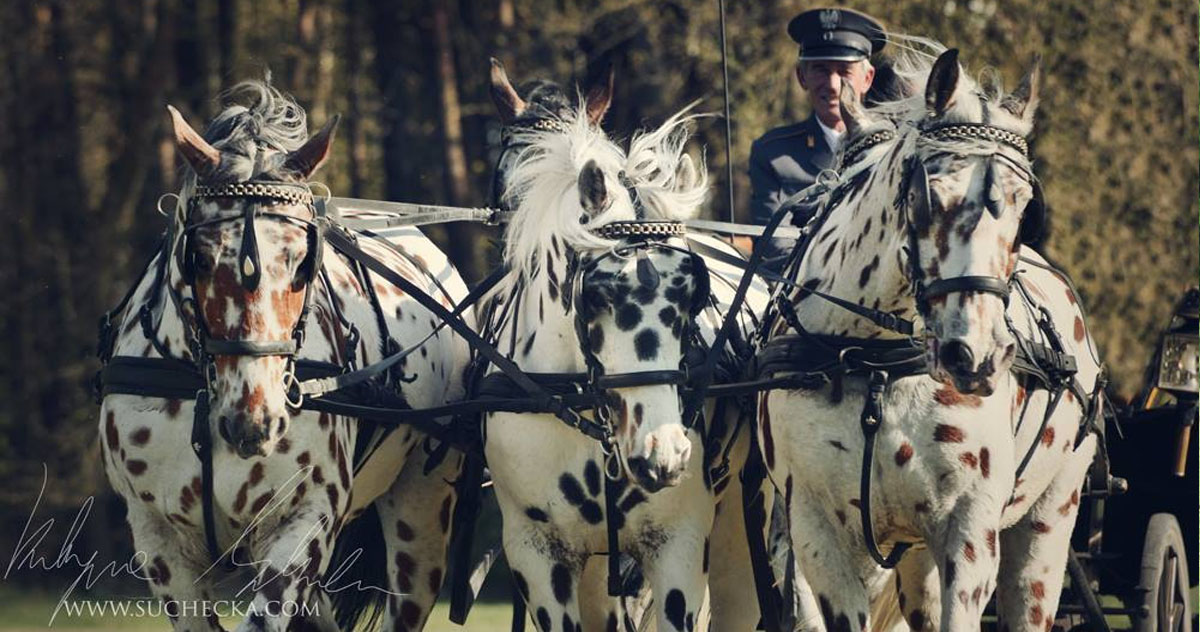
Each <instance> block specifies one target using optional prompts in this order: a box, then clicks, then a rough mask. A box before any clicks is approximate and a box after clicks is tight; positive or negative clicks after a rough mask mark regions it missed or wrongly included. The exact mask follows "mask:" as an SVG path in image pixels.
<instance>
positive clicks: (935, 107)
mask: <svg viewBox="0 0 1200 632" xmlns="http://www.w3.org/2000/svg"><path fill="white" fill-rule="evenodd" d="M957 90H958V49H957V48H951V49H950V50H948V51H946V52H944V53H942V54H941V55H940V56H939V57H938V58H937V61H935V62H933V70H931V71H930V72H929V83H927V84H925V107H926V109H928V110H929V111H930V112H932V113H933V114H935V115H937V116H941V115H942V114H945V113H946V110H949V109H950V107H951V106H953V105H954V93H955V91H957Z"/></svg>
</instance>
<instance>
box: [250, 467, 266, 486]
mask: <svg viewBox="0 0 1200 632" xmlns="http://www.w3.org/2000/svg"><path fill="white" fill-rule="evenodd" d="M262 479H263V464H262V461H259V462H257V463H255V464H254V465H253V466H251V467H250V481H249V482H250V485H251V486H254V485H257V484H258V483H259V482H260V481H262Z"/></svg>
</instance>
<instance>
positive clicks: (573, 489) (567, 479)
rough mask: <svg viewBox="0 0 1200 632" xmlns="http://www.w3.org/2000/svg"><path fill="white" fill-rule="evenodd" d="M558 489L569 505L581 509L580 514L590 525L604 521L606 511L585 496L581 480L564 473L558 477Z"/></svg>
mask: <svg viewBox="0 0 1200 632" xmlns="http://www.w3.org/2000/svg"><path fill="white" fill-rule="evenodd" d="M558 489H559V491H561V492H562V495H563V498H565V499H566V501H567V502H568V503H570V504H572V505H574V506H575V507H578V508H579V513H580V514H581V515H582V516H583V519H584V520H586V521H587V522H588V524H600V522H601V521H602V520H604V511H603V510H602V509H600V505H599V504H598V503H597V502H596V501H594V500H591V499H590V498H588V497H587V496H586V495H585V494H584V491H583V486H582V485H580V484H579V479H577V478H575V477H574V476H572V475H571V474H570V473H567V472H563V474H562V476H559V477H558Z"/></svg>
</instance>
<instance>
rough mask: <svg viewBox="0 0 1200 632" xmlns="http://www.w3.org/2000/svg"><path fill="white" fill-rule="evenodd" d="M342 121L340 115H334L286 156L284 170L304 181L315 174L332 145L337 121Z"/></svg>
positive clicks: (327, 155)
mask: <svg viewBox="0 0 1200 632" xmlns="http://www.w3.org/2000/svg"><path fill="white" fill-rule="evenodd" d="M340 120H342V116H341V115H340V114H334V115H333V118H331V119H329V121H328V122H326V123H325V127H322V128H321V131H319V132H317V133H316V134H313V137H312V138H310V139H308V142H306V143H304V145H303V146H301V147H300V149H297V150H296V151H293V152H292V153H290V154H288V157H287V161H286V162H284V163H283V167H284V169H287V170H289V171H292V172H294V173H296V174H297V175H299V176H301V177H302V178H304V179H308V177H309V176H311V175H312V174H314V173H316V172H317V169H320V168H321V165H322V164H324V163H325V159H326V158H328V157H329V148H330V146H331V145H333V133H334V131H336V130H337V125H338V121H340Z"/></svg>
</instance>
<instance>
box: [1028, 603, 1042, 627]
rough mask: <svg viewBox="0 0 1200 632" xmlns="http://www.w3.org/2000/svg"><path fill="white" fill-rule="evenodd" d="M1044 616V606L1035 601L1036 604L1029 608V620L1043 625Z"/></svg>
mask: <svg viewBox="0 0 1200 632" xmlns="http://www.w3.org/2000/svg"><path fill="white" fill-rule="evenodd" d="M1044 616H1045V615H1044V614H1043V613H1042V606H1041V604H1036V603H1035V604H1033V607H1031V608H1030V609H1029V622H1030V623H1032V624H1034V625H1041V624H1042V618H1043V617H1044Z"/></svg>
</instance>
